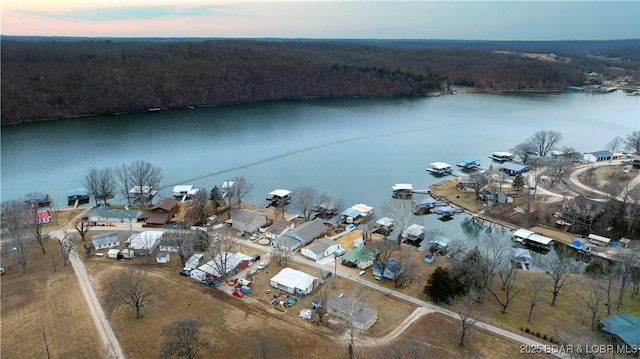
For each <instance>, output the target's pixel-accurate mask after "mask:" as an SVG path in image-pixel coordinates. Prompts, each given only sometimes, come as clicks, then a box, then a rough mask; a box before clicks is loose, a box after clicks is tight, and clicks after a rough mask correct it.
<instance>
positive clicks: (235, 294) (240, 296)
mask: <svg viewBox="0 0 640 359" xmlns="http://www.w3.org/2000/svg"><path fill="white" fill-rule="evenodd" d="M231 294H232V295H233V296H234V297H238V298H244V293H242V292H241V291H239V290H237V289H236V290H234V291H233V292H232V293H231Z"/></svg>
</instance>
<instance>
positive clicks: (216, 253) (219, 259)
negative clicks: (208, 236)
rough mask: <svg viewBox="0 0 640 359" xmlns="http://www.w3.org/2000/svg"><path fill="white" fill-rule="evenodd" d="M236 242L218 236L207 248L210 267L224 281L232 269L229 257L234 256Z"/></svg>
mask: <svg viewBox="0 0 640 359" xmlns="http://www.w3.org/2000/svg"><path fill="white" fill-rule="evenodd" d="M237 246H238V241H237V240H236V239H235V238H234V237H232V236H228V235H225V234H220V235H218V237H217V239H214V241H213V243H211V246H210V247H209V254H210V255H211V262H210V263H211V265H212V266H213V267H214V268H215V270H216V271H218V273H219V274H220V278H222V280H226V279H227V277H228V276H229V272H230V271H231V270H232V269H233V268H230V266H231V264H232V263H231V262H232V260H231V256H232V255H233V254H234V251H235V249H236V247H237Z"/></svg>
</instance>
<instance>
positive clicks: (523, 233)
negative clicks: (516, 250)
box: [513, 228, 535, 242]
mask: <svg viewBox="0 0 640 359" xmlns="http://www.w3.org/2000/svg"><path fill="white" fill-rule="evenodd" d="M532 234H535V232H534V231H530V230H528V229H524V228H520V229H518V230H517V231H515V232H514V233H513V238H514V240H515V241H516V242H522V241H523V240H525V239H527V238H529V236H530V235H532Z"/></svg>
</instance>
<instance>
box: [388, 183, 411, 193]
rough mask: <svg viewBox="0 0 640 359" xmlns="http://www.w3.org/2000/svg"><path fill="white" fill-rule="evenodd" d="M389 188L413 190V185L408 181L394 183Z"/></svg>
mask: <svg viewBox="0 0 640 359" xmlns="http://www.w3.org/2000/svg"><path fill="white" fill-rule="evenodd" d="M391 189H392V190H393V191H394V192H395V191H413V185H412V184H410V183H396V184H395V185H393V186H391Z"/></svg>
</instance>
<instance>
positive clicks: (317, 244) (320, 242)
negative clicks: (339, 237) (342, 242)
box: [306, 238, 336, 254]
mask: <svg viewBox="0 0 640 359" xmlns="http://www.w3.org/2000/svg"><path fill="white" fill-rule="evenodd" d="M335 243H336V242H334V241H333V240H331V239H329V238H320V239H317V240H315V241H313V243H311V244H310V245H308V246H307V247H306V248H307V250H310V251H311V252H313V253H315V254H320V253H323V252H324V251H326V250H327V249H328V248H329V247H331V246H332V245H334V244H335Z"/></svg>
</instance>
